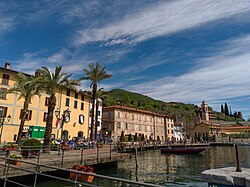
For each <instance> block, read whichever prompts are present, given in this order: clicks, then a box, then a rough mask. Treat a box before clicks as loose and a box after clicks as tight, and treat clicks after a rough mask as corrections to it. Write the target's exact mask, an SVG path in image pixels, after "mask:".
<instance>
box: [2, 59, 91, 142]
mask: <svg viewBox="0 0 250 187" xmlns="http://www.w3.org/2000/svg"><path fill="white" fill-rule="evenodd" d="M18 73H19V72H17V71H14V70H11V69H10V64H8V63H6V64H5V67H4V68H0V93H3V92H5V91H6V90H8V89H10V88H11V87H12V86H13V85H14V84H15V75H16V74H18ZM18 98H19V94H18V93H11V94H0V111H2V112H1V115H2V117H4V118H5V120H4V122H3V123H2V125H1V129H0V132H1V133H0V141H1V142H2V143H3V142H13V141H15V140H16V138H17V134H18V130H19V125H20V116H21V115H20V114H21V111H22V108H23V104H24V100H23V99H18ZM48 98H49V96H48V95H46V94H42V95H41V96H40V97H39V96H34V97H33V98H32V100H31V103H30V105H29V111H28V113H27V117H26V121H25V126H24V129H23V135H24V136H31V134H32V132H29V131H33V130H34V131H39V132H37V134H39V133H40V134H39V135H37V137H34V138H43V134H44V129H45V125H46V117H47V110H48V107H47V105H48ZM56 99H57V100H56V101H57V102H56V107H55V109H57V110H58V111H60V116H61V115H62V113H63V111H65V110H66V109H69V110H70V111H71V113H70V121H69V122H67V123H64V126H63V129H59V130H57V129H56V120H57V119H56V116H54V118H53V130H52V137H54V138H61V137H63V138H64V139H67V138H68V139H71V138H73V137H79V138H83V137H86V138H87V137H88V125H89V121H88V119H89V104H90V102H89V101H90V99H89V98H88V97H87V96H86V95H85V93H84V92H82V91H79V92H75V91H73V90H66V89H65V90H62V91H61V92H60V93H57V94H56ZM7 116H11V119H10V121H8V120H7ZM60 116H59V117H60ZM35 127H37V128H35ZM38 127H39V128H38ZM33 134H36V133H33Z"/></svg>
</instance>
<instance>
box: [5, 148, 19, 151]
mask: <svg viewBox="0 0 250 187" xmlns="http://www.w3.org/2000/svg"><path fill="white" fill-rule="evenodd" d="M3 150H4V151H14V150H17V147H4V148H3Z"/></svg>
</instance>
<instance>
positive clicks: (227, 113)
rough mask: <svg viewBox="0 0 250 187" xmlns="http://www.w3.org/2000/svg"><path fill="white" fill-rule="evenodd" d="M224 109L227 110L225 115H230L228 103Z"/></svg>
mask: <svg viewBox="0 0 250 187" xmlns="http://www.w3.org/2000/svg"><path fill="white" fill-rule="evenodd" d="M224 110H225V115H226V116H229V110H228V106H227V103H225V107H224Z"/></svg>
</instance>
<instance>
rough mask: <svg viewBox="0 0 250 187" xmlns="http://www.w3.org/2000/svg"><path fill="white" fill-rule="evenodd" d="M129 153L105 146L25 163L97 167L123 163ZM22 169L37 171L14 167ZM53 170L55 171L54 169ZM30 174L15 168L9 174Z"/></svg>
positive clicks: (0, 165) (1, 172)
mask: <svg viewBox="0 0 250 187" xmlns="http://www.w3.org/2000/svg"><path fill="white" fill-rule="evenodd" d="M5 153H6V152H4V151H2V152H1V153H0V154H1V157H0V158H1V159H2V160H1V161H0V178H3V177H4V164H5V162H4V158H5ZM11 153H16V154H20V151H18V150H17V151H11ZM129 155H130V154H128V153H119V152H116V151H112V147H111V145H104V146H103V148H100V149H97V148H90V149H83V150H67V151H63V152H62V151H61V152H60V154H58V151H51V153H50V154H40V155H39V156H34V157H30V158H23V159H22V160H23V161H27V162H30V163H40V164H43V165H49V166H54V167H62V168H71V167H72V165H73V164H75V163H78V164H83V165H96V164H108V163H115V162H117V161H122V160H124V159H126V158H129ZM14 167H18V168H20V169H22V168H23V169H29V170H32V171H35V170H36V166H35V165H31V164H27V163H23V164H22V165H21V166H14ZM52 170H53V169H52ZM40 171H41V172H45V171H51V168H46V167H41V168H40ZM28 174H30V173H28V172H25V171H21V170H17V169H15V168H10V170H9V172H8V176H20V175H28Z"/></svg>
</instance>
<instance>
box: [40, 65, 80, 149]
mask: <svg viewBox="0 0 250 187" xmlns="http://www.w3.org/2000/svg"><path fill="white" fill-rule="evenodd" d="M36 75H37V76H39V77H40V78H41V81H42V85H43V87H42V89H43V91H44V92H45V93H46V94H48V95H49V96H50V97H49V101H48V117H47V120H46V129H45V134H44V152H48V153H49V152H50V146H49V145H50V141H51V140H50V139H51V133H52V122H53V114H54V110H55V106H56V96H55V95H56V93H57V92H59V91H61V90H63V89H65V88H67V89H74V90H76V86H78V85H79V81H78V80H72V79H70V77H71V74H67V73H66V72H62V66H60V67H56V69H55V72H53V73H51V72H50V71H49V69H48V68H47V67H41V68H40V69H37V70H36Z"/></svg>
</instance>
